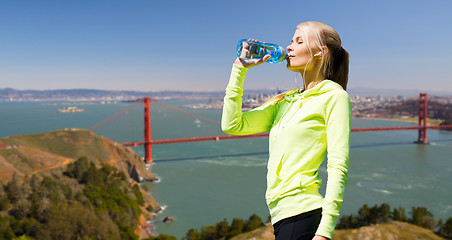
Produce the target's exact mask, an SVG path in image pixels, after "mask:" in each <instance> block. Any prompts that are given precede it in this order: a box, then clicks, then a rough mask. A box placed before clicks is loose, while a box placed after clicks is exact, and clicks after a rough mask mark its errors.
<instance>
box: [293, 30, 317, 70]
mask: <svg viewBox="0 0 452 240" xmlns="http://www.w3.org/2000/svg"><path fill="white" fill-rule="evenodd" d="M303 37H305V36H303ZM303 37H302V31H301V29H300V28H297V30H296V31H295V33H294V35H293V38H292V42H291V44H290V45H289V46H288V47H287V54H288V56H289V57H288V58H287V69H289V70H291V71H294V72H301V71H303V70H304V69H305V68H306V65H307V64H308V62H309V61H311V63H312V61H314V58H315V57H312V56H311V54H310V53H309V50H308V45H307V44H306V42H304V41H303ZM309 42H310V43H311V47H312V55H314V54H317V53H318V52H319V51H320V48H318V47H316V44H312V43H314V41H313V39H309ZM312 45H314V46H312ZM311 58H312V59H311ZM309 65H311V64H309Z"/></svg>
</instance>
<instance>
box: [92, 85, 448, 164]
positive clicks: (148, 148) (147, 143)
mask: <svg viewBox="0 0 452 240" xmlns="http://www.w3.org/2000/svg"><path fill="white" fill-rule="evenodd" d="M141 103H144V139H143V141H134V142H123V143H122V144H123V145H125V146H129V147H138V146H144V161H145V163H147V164H150V163H152V146H153V145H160V144H176V143H187V142H201V141H220V140H228V139H243V138H257V137H268V134H269V133H258V134H252V135H244V136H234V135H218V136H205V137H189V138H175V139H163V140H152V134H151V132H152V131H151V111H150V104H151V103H156V104H159V105H161V106H163V107H165V108H168V109H171V110H174V111H177V112H180V113H183V114H186V115H189V116H192V117H195V118H198V119H203V120H206V121H210V122H213V123H217V124H220V122H219V121H216V120H212V119H209V118H206V117H202V116H199V115H196V114H193V113H189V112H187V111H184V110H181V109H179V108H175V107H173V106H170V105H167V104H164V103H162V102H160V101H158V100H156V99H153V98H150V97H145V98H142V99H139V100H137V101H135V102H134V103H133V104H132V105H130V106H128V107H127V108H125V109H124V110H122V111H120V112H118V113H116V114H115V115H113V116H111V117H109V118H107V119H105V120H103V121H102V122H100V123H98V124H96V125H94V126H92V127H90V128H89V130H93V129H95V128H97V127H99V126H101V125H103V124H105V123H107V122H109V121H111V120H113V119H115V118H117V117H119V116H120V115H122V114H124V113H126V112H128V111H129V110H130V109H132V108H134V107H136V106H138V105H139V104H141ZM427 108H428V106H427V93H420V94H419V119H418V125H417V126H411V127H373V128H352V129H351V131H352V132H372V131H399V130H418V139H417V140H416V141H415V142H414V143H420V144H427V143H428V141H427V129H452V125H446V126H429V125H428V124H427Z"/></svg>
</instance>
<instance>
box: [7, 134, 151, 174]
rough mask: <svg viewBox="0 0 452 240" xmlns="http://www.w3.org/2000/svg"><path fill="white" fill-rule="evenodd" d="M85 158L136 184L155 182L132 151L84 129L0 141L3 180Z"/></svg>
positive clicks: (15, 137) (13, 137)
mask: <svg viewBox="0 0 452 240" xmlns="http://www.w3.org/2000/svg"><path fill="white" fill-rule="evenodd" d="M82 156H86V157H87V158H88V159H90V160H92V161H94V162H95V163H96V164H97V165H103V164H105V163H108V164H110V165H112V166H114V167H116V168H118V169H119V170H121V171H123V172H124V173H126V175H128V176H129V177H132V178H133V179H135V180H136V181H141V180H143V179H153V178H154V176H153V175H152V174H151V173H150V172H149V171H148V170H146V168H145V165H144V163H143V161H142V159H141V157H140V156H139V155H138V154H136V153H135V152H134V151H133V150H132V149H130V148H129V147H124V146H122V145H121V144H118V143H116V142H113V141H111V140H109V139H107V138H104V137H102V136H99V135H96V134H95V133H93V132H91V131H88V130H84V129H63V130H58V131H53V132H47V133H41V134H31V135H18V136H11V137H6V138H1V139H0V180H2V179H9V178H11V177H12V175H13V174H14V173H16V174H18V175H20V176H25V175H30V174H31V175H32V174H34V173H36V172H43V171H45V170H50V169H54V168H59V167H61V166H64V165H67V164H68V163H70V162H72V161H74V160H76V159H78V158H79V157H82Z"/></svg>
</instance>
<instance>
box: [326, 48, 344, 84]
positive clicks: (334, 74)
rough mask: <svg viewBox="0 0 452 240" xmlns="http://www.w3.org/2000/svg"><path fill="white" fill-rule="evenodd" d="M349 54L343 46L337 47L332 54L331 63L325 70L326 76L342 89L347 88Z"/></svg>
mask: <svg viewBox="0 0 452 240" xmlns="http://www.w3.org/2000/svg"><path fill="white" fill-rule="evenodd" d="M349 56H350V55H349V54H348V52H347V51H346V50H345V49H344V48H343V47H339V48H337V49H336V51H334V53H333V54H332V61H331V65H330V67H329V68H328V69H327V71H326V77H327V78H328V79H330V80H332V81H334V82H336V83H338V84H339V85H341V87H342V88H343V89H344V90H347V82H348V68H349V67H348V66H349Z"/></svg>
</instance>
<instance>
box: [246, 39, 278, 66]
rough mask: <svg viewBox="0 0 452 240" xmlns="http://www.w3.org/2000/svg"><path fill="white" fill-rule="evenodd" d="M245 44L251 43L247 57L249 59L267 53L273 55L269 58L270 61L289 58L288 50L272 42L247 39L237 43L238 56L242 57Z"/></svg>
mask: <svg viewBox="0 0 452 240" xmlns="http://www.w3.org/2000/svg"><path fill="white" fill-rule="evenodd" d="M244 44H249V45H250V46H249V49H248V51H249V55H248V56H247V57H246V58H248V59H259V58H263V57H264V56H265V55H270V56H271V57H270V58H269V59H268V60H267V62H268V63H279V62H282V61H284V60H285V59H286V58H287V54H286V51H285V50H284V49H283V48H282V47H280V46H278V45H276V44H272V43H261V42H254V41H248V40H246V39H242V40H240V41H239V43H238V44H237V56H238V57H240V55H241V52H242V48H243V45H244Z"/></svg>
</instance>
